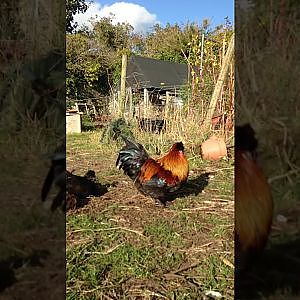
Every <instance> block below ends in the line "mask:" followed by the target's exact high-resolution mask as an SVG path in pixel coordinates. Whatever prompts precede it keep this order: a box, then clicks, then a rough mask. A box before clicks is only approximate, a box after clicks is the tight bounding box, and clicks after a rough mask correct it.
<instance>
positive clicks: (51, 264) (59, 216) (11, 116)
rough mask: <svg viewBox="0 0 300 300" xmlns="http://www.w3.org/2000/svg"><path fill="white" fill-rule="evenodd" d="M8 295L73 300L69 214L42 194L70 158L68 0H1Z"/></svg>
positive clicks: (3, 241) (1, 260) (0, 216)
mask: <svg viewBox="0 0 300 300" xmlns="http://www.w3.org/2000/svg"><path fill="white" fill-rule="evenodd" d="M0 8H1V16H0V24H1V25H0V49H1V51H0V77H1V79H0V116H1V117H0V122H1V126H0V135H1V139H0V156H1V171H0V172H1V174H0V178H1V179H0V180H1V183H0V186H1V188H0V193H1V195H0V199H1V200H0V201H1V207H2V208H1V212H0V220H1V221H0V224H1V232H0V298H1V299H65V280H66V268H65V261H66V254H65V214H64V213H63V212H62V211H60V210H57V211H55V212H51V210H50V205H51V204H50V202H51V198H53V197H55V194H56V193H57V191H56V188H55V187H53V188H52V189H51V190H50V193H49V199H50V200H48V201H45V202H44V203H43V202H42V201H41V190H42V186H43V183H44V181H45V178H46V176H47V174H48V172H49V169H50V167H51V159H52V157H53V154H54V153H55V152H56V149H58V147H60V148H62V149H63V150H62V152H63V153H65V135H66V134H65V125H66V124H65V110H66V108H65V103H66V101H65V32H66V4H65V1H61V0H54V1H7V0H4V1H1V4H0Z"/></svg>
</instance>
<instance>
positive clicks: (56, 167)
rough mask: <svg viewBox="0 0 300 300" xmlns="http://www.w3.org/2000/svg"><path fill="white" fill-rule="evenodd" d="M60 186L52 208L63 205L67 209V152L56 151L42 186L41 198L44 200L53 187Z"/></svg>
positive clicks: (63, 208)
mask: <svg viewBox="0 0 300 300" xmlns="http://www.w3.org/2000/svg"><path fill="white" fill-rule="evenodd" d="M52 185H55V186H57V187H58V188H59V191H58V193H57V195H56V197H55V198H54V199H53V201H52V205H51V210H52V211H54V210H55V209H56V208H57V207H59V206H61V207H62V210H63V211H64V212H65V211H66V153H65V152H61V151H60V152H56V153H55V154H54V155H53V157H52V164H51V167H50V170H49V172H48V174H47V177H46V179H45V181H44V184H43V187H42V193H41V198H42V201H43V202H44V201H45V200H46V198H47V195H48V193H49V191H50V189H51V187H52Z"/></svg>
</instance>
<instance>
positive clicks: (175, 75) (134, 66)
mask: <svg viewBox="0 0 300 300" xmlns="http://www.w3.org/2000/svg"><path fill="white" fill-rule="evenodd" d="M187 80H188V66H187V65H186V64H179V63H174V62H169V61H163V60H157V59H152V58H146V57H141V56H131V57H130V58H129V60H128V64H127V80H126V84H127V86H130V87H132V88H137V89H140V88H159V89H173V88H178V87H180V86H182V85H184V84H186V83H187Z"/></svg>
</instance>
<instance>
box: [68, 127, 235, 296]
mask: <svg viewBox="0 0 300 300" xmlns="http://www.w3.org/2000/svg"><path fill="white" fill-rule="evenodd" d="M100 136H101V132H97V131H95V132H88V133H82V134H72V135H68V136H67V167H68V169H75V171H74V173H75V174H79V175H83V174H84V173H85V172H86V171H87V169H93V170H94V171H95V172H96V175H97V177H98V179H99V180H100V182H101V183H107V184H110V185H111V186H110V187H109V191H108V193H106V194H105V195H103V196H101V197H98V198H97V197H95V198H91V200H90V202H89V203H88V204H87V205H86V206H84V207H83V208H81V209H78V210H76V211H71V212H69V213H68V215H67V299H109V298H110V299H201V298H202V297H203V295H204V292H205V291H207V290H210V289H213V290H217V291H219V292H220V293H221V294H222V295H224V297H225V299H233V268H232V265H231V264H230V263H227V264H226V262H228V261H229V262H231V263H232V262H233V201H232V200H233V166H232V161H231V160H230V161H226V160H224V161H223V160H222V161H219V162H214V163H210V162H204V161H202V160H201V159H200V156H199V154H197V155H196V154H195V153H194V152H193V151H194V148H193V149H191V148H189V146H188V149H187V155H188V158H189V161H190V169H191V174H190V180H189V182H188V184H187V193H186V194H185V195H184V196H182V197H179V198H177V199H176V200H175V201H173V202H172V203H171V204H170V205H169V207H168V208H162V207H157V206H155V204H154V200H153V199H151V198H148V197H145V196H143V195H141V194H140V193H139V192H138V191H137V190H136V189H135V187H134V186H133V183H132V182H131V181H130V179H129V178H127V177H126V176H125V175H124V174H123V173H122V172H121V171H119V170H117V169H116V167H115V160H116V157H117V153H118V150H119V149H120V148H121V144H117V143H115V142H111V143H110V144H100V143H99V138H100ZM155 138H157V136H156V135H154V134H153V135H148V136H139V141H140V142H141V143H143V142H144V140H145V141H146V142H145V143H143V144H144V145H148V146H147V150H148V151H149V153H150V154H151V155H154V151H155V147H153V145H154V143H155ZM163 143H165V144H166V145H164V146H163V147H162V153H163V152H164V151H167V147H170V144H171V143H169V144H167V142H166V141H165V140H164V141H163ZM160 145H162V144H160ZM205 173H210V175H209V176H206V177H205V176H204V175H203V174H205ZM224 262H225V263H224Z"/></svg>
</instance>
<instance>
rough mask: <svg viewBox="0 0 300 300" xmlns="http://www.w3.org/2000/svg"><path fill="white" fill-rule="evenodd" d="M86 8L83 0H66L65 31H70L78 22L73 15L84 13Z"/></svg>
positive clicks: (86, 5)
mask: <svg viewBox="0 0 300 300" xmlns="http://www.w3.org/2000/svg"><path fill="white" fill-rule="evenodd" d="M87 9H88V4H87V3H86V2H85V0H67V2H66V32H67V33H72V32H73V31H74V30H75V29H76V27H77V26H78V24H77V23H76V22H75V23H74V22H73V21H74V15H75V14H77V13H84V12H86V10H87Z"/></svg>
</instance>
